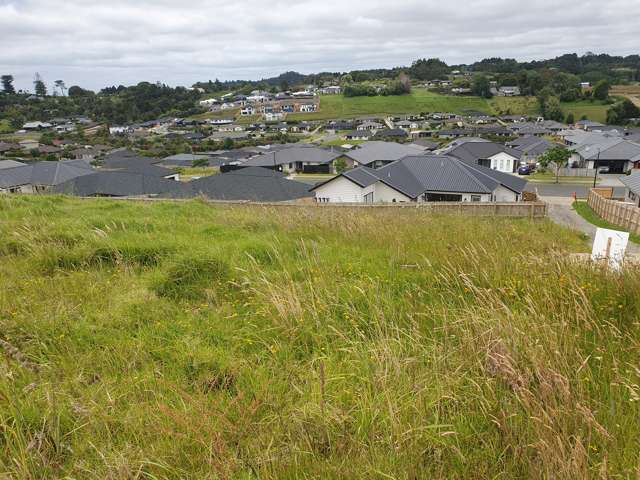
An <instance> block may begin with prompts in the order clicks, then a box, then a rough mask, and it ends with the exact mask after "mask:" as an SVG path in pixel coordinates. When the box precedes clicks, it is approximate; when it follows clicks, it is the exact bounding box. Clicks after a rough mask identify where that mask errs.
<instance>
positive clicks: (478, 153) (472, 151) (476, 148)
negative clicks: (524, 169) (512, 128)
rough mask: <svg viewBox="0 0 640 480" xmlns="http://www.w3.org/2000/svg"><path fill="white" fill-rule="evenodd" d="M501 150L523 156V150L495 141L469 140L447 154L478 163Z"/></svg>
mask: <svg viewBox="0 0 640 480" xmlns="http://www.w3.org/2000/svg"><path fill="white" fill-rule="evenodd" d="M501 152H504V153H507V154H509V155H511V156H512V157H514V158H517V159H520V157H522V152H520V151H518V150H515V149H513V148H509V147H507V146H506V145H502V144H501V143H494V142H467V143H464V144H462V145H460V146H458V147H456V148H454V149H452V150H450V151H448V152H447V154H448V155H453V156H454V157H456V158H459V159H460V160H463V161H465V162H471V163H478V161H479V160H482V159H487V158H490V157H493V156H494V155H496V154H498V153H501Z"/></svg>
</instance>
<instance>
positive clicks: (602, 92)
mask: <svg viewBox="0 0 640 480" xmlns="http://www.w3.org/2000/svg"><path fill="white" fill-rule="evenodd" d="M610 89H611V84H610V83H609V81H608V80H600V81H599V82H598V83H596V86H595V87H593V98H596V99H598V100H606V99H607V98H609V90H610Z"/></svg>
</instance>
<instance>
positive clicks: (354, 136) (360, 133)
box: [344, 130, 373, 141]
mask: <svg viewBox="0 0 640 480" xmlns="http://www.w3.org/2000/svg"><path fill="white" fill-rule="evenodd" d="M372 136H373V134H372V133H371V131H369V130H353V131H351V132H348V133H346V134H345V135H344V138H345V139H346V140H359V141H361V140H369V138H371V137H372Z"/></svg>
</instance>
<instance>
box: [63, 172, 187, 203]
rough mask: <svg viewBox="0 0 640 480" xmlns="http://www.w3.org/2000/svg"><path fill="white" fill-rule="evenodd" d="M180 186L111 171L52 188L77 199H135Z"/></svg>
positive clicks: (145, 176) (152, 177)
mask: <svg viewBox="0 0 640 480" xmlns="http://www.w3.org/2000/svg"><path fill="white" fill-rule="evenodd" d="M181 187H182V184H181V183H179V182H175V181H172V180H165V179H164V178H161V177H157V176H147V175H141V174H139V173H131V172H123V171H113V172H96V173H92V174H91V175H86V176H84V177H78V178H74V179H73V180H69V181H68V182H65V183H63V184H61V185H58V186H57V187H55V188H54V192H56V193H63V194H67V195H75V196H79V197H92V196H110V197H137V196H146V195H157V194H159V193H165V192H171V191H175V190H178V189H180V188H181Z"/></svg>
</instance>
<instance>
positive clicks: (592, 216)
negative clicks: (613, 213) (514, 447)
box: [573, 201, 640, 244]
mask: <svg viewBox="0 0 640 480" xmlns="http://www.w3.org/2000/svg"><path fill="white" fill-rule="evenodd" d="M573 208H574V210H575V211H576V212H577V213H578V215H580V216H581V217H582V218H584V219H585V220H586V221H587V222H589V223H590V224H592V225H595V226H596V227H600V228H608V229H610V230H618V231H620V232H626V230H625V229H624V228H622V227H620V226H618V225H614V224H613V223H609V222H607V221H606V220H605V219H604V218H602V217H600V216H599V215H598V214H597V213H596V212H594V211H593V209H592V208H591V207H590V206H589V204H588V203H587V202H585V201H577V202H574V203H573ZM629 240H631V241H632V242H633V243H637V244H640V235H636V234H634V233H630V234H629Z"/></svg>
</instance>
